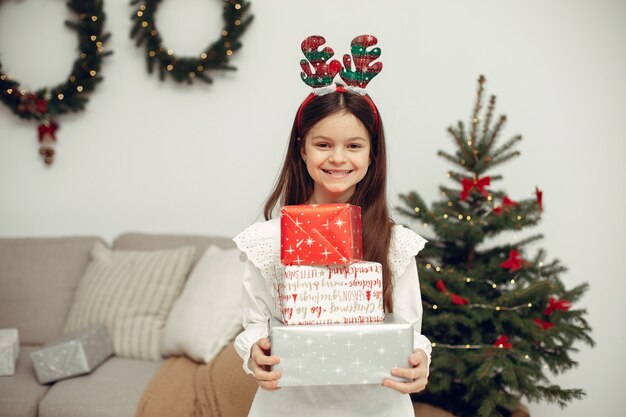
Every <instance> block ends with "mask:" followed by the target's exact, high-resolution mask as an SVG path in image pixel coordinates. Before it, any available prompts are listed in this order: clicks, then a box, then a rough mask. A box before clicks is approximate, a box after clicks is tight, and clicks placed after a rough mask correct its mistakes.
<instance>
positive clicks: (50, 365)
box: [30, 326, 113, 384]
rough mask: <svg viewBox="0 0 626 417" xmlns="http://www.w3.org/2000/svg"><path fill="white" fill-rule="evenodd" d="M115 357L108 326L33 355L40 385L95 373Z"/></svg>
mask: <svg viewBox="0 0 626 417" xmlns="http://www.w3.org/2000/svg"><path fill="white" fill-rule="evenodd" d="M112 354H113V342H112V341H111V337H110V336H109V332H108V331H107V329H106V327H104V326H98V327H91V328H88V329H84V330H79V331H77V332H74V333H70V334H67V335H65V336H62V337H61V338H59V339H57V340H54V341H52V342H50V343H48V344H46V345H45V346H44V347H43V348H42V349H40V350H37V351H34V352H31V354H30V358H31V359H32V361H33V366H34V367H35V372H36V373H37V379H38V380H39V382H40V383H42V384H46V383H48V382H53V381H58V380H60V379H64V378H68V377H71V376H78V375H82V374H86V373H89V372H91V371H93V370H94V369H95V368H96V367H97V366H98V365H100V364H101V363H102V362H104V361H105V360H106V359H107V358H108V357H109V356H111V355H112Z"/></svg>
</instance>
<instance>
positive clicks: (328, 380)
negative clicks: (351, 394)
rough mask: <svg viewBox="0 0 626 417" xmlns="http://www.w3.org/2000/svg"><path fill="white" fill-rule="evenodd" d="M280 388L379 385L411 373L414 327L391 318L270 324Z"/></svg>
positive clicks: (400, 379) (388, 315)
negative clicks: (400, 371)
mask: <svg viewBox="0 0 626 417" xmlns="http://www.w3.org/2000/svg"><path fill="white" fill-rule="evenodd" d="M270 341H271V344H272V355H278V356H280V362H279V363H278V364H277V365H274V366H273V367H272V370H274V371H280V372H281V373H282V377H281V378H280V379H279V380H278V385H279V386H281V387H288V386H303V385H345V384H350V385H352V384H380V383H382V382H383V380H384V379H385V378H389V379H395V380H399V381H402V380H403V379H402V378H398V377H394V376H391V369H392V368H396V367H401V368H410V367H411V365H410V364H409V356H411V353H413V326H411V325H410V324H409V323H407V322H406V321H404V320H402V319H400V318H399V317H394V315H393V314H387V316H386V317H385V320H384V321H382V322H378V323H351V324H327V325H306V326H297V325H296V326H289V325H285V324H284V323H281V322H280V321H279V320H277V319H275V318H272V319H270Z"/></svg>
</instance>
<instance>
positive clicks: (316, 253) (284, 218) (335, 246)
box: [280, 204, 363, 265]
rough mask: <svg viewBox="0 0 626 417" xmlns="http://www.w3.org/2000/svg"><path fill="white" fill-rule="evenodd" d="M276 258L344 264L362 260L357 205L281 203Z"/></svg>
mask: <svg viewBox="0 0 626 417" xmlns="http://www.w3.org/2000/svg"><path fill="white" fill-rule="evenodd" d="M280 259H281V262H282V263H283V264H284V265H345V264H348V263H351V262H355V261H360V260H362V259H363V242H362V230H361V208H360V207H358V206H353V205H350V204H313V205H296V206H284V207H282V208H281V210H280Z"/></svg>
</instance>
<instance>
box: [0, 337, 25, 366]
mask: <svg viewBox="0 0 626 417" xmlns="http://www.w3.org/2000/svg"><path fill="white" fill-rule="evenodd" d="M19 354H20V341H19V335H18V333H17V329H0V376H11V375H14V374H15V362H17V357H18V355H19Z"/></svg>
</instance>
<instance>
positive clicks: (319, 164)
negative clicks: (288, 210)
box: [300, 111, 371, 204]
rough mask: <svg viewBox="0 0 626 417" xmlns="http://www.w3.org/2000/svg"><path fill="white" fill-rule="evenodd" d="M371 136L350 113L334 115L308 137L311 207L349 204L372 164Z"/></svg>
mask: <svg viewBox="0 0 626 417" xmlns="http://www.w3.org/2000/svg"><path fill="white" fill-rule="evenodd" d="M370 148H371V144H370V137H369V134H368V133H367V130H366V129H365V126H363V123H361V121H360V120H359V119H357V118H356V117H355V116H354V115H352V114H351V113H348V112H345V111H344V112H339V113H334V114H331V115H330V116H327V117H325V118H324V119H322V120H320V121H319V122H317V123H316V124H315V125H313V127H312V128H311V129H310V130H309V132H308V133H307V135H306V136H305V137H304V146H302V147H301V151H300V152H301V155H302V159H303V160H304V162H305V163H306V167H307V171H308V173H309V175H310V176H311V178H312V179H313V182H314V186H313V194H312V195H311V198H310V199H309V201H307V204H324V203H347V202H348V201H349V200H350V197H352V195H353V194H354V190H355V189H356V185H357V184H358V182H359V181H361V180H362V179H363V177H365V174H366V173H367V169H368V167H369V164H370Z"/></svg>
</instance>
